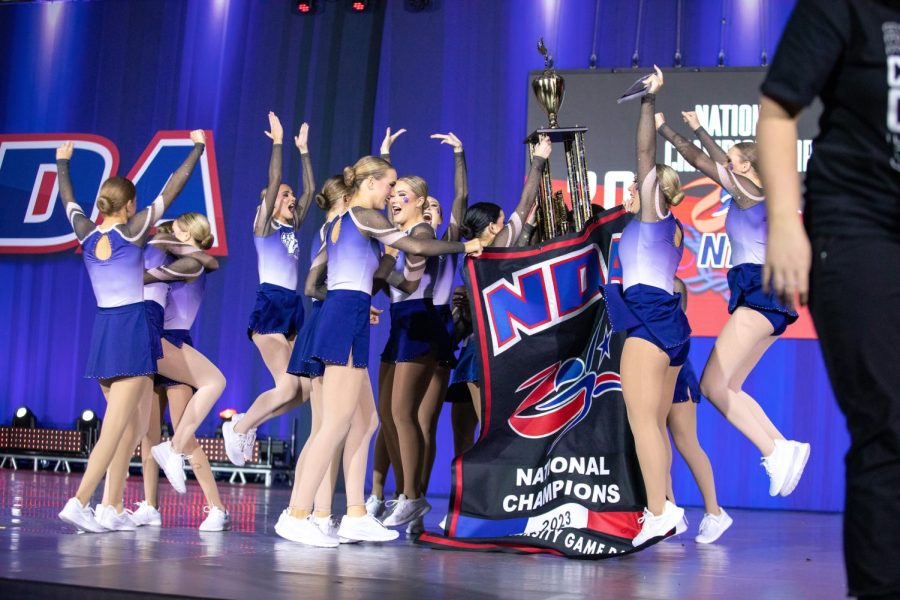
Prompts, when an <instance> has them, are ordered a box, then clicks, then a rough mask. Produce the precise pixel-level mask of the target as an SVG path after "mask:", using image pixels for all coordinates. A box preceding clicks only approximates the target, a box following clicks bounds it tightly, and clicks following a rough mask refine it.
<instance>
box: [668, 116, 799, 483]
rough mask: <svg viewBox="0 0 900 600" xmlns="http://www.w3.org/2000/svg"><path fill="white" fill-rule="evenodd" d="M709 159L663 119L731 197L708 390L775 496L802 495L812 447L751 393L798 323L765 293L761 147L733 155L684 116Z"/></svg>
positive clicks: (737, 149)
mask: <svg viewBox="0 0 900 600" xmlns="http://www.w3.org/2000/svg"><path fill="white" fill-rule="evenodd" d="M682 114H683V118H684V121H685V123H687V124H688V126H690V128H691V129H692V130H693V131H694V133H695V134H696V135H697V138H698V139H699V140H700V143H701V144H703V148H704V149H705V150H706V152H707V153H709V156H707V155H706V154H704V153H703V151H701V150H700V149H699V148H697V147H696V146H695V145H694V144H692V143H691V142H690V141H688V140H687V139H685V138H684V137H683V136H681V135H679V134H678V133H676V132H675V131H674V130H673V129H672V128H671V127H669V126H668V125H667V124H666V123H665V117H664V116H663V115H662V114H661V113H659V114H657V115H656V126H657V129H658V131H659V133H660V135H662V136H663V137H664V138H665V139H666V140H668V141H669V142H670V143H671V144H672V145H673V146H675V149H676V150H677V151H678V153H679V154H681V155H682V156H683V157H684V158H685V160H687V161H688V162H689V163H690V164H691V165H693V166H694V167H695V168H696V169H698V170H699V171H700V172H702V173H703V174H704V175H706V176H707V177H709V178H711V179H712V180H713V181H714V182H716V183H718V184H719V185H720V186H722V188H724V189H725V190H726V191H728V193H730V194H731V206H730V207H729V209H728V214H727V216H726V217H725V231H726V233H727V234H728V240H729V242H730V243H731V262H732V264H733V265H734V266H733V267H731V269H730V270H729V271H728V287H729V288H730V291H731V299H730V300H729V302H728V312H729V313H731V316H730V317H729V319H728V321H727V322H726V323H725V326H724V327H723V328H722V331H721V333H719V337H718V338H717V339H716V343H715V346H714V347H713V350H712V353H711V354H710V356H709V360H708V361H707V363H706V368H704V369H703V376H702V377H701V378H700V390H701V391H702V393H703V395H704V396H706V397H707V398H709V400H710V402H712V404H713V406H715V407H716V408H717V409H718V410H719V411H720V412H721V413H722V414H723V415H724V416H725V418H726V419H728V421H729V422H731V424H732V425H734V426H735V427H737V429H738V430H739V431H740V432H741V433H743V434H744V436H746V437H747V439H748V440H750V441H751V442H752V443H753V445H755V446H756V447H757V448H758V449H759V451H760V453H761V454H762V456H763V459H762V465H763V467H764V468H765V470H766V473H767V474H768V476H769V495H771V496H778V495H781V496H787V495H789V494H790V493H791V492H793V491H794V488H796V487H797V483H799V481H800V476H801V475H802V474H803V468H804V467H805V466H806V461H807V459H809V450H810V447H809V444H801V443H799V442H795V441H792V440H786V439H785V437H784V435H782V434H781V432H780V431H779V430H778V428H777V427H776V426H775V425H774V424H773V423H772V421H771V420H770V419H769V417H768V416H767V415H766V413H765V411H764V410H763V409H762V407H761V406H760V405H759V403H758V402H757V401H756V400H755V399H753V398H752V397H751V396H750V395H749V394H747V392H745V391H744V390H743V385H744V381H746V379H747V376H748V375H750V372H751V371H752V370H753V368H754V367H755V366H756V365H757V363H758V362H759V360H760V359H761V358H762V355H763V354H764V353H765V352H766V350H768V349H769V347H770V346H771V345H772V344H773V343H774V342H775V340H777V339H778V336H780V335H781V334H782V333H784V331H785V329H786V328H787V326H788V325H789V324H791V323H793V322H794V321H796V320H797V313H796V312H795V311H794V310H793V309H791V308H789V307H787V306H785V305H784V304H782V303H781V302H779V301H778V299H777V298H776V297H775V295H774V294H771V293H766V292H764V291H763V290H762V265H763V263H764V262H765V259H766V207H765V195H764V192H763V189H762V181H761V180H760V176H759V171H758V169H757V160H756V143H754V142H741V143H738V144H735V145H734V146H732V147H731V148H729V149H728V152H725V151H724V150H722V148H720V147H719V146H718V145H717V144H716V142H715V140H713V138H712V136H710V135H709V133H707V131H706V130H705V129H703V127H701V126H700V122H699V121H698V119H697V116H696V115H695V114H694V113H693V112H685V113H682Z"/></svg>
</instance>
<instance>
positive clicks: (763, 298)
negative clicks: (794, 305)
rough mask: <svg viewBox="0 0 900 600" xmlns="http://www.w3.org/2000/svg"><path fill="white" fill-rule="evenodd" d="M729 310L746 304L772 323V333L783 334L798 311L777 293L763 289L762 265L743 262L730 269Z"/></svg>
mask: <svg viewBox="0 0 900 600" xmlns="http://www.w3.org/2000/svg"><path fill="white" fill-rule="evenodd" d="M728 289H729V290H730V291H731V298H730V299H729V300H728V312H729V313H733V312H734V311H735V310H736V309H737V307H739V306H746V307H747V308H752V309H753V310H755V311H756V312H758V313H760V314H761V315H762V316H764V317H765V318H766V319H768V320H769V322H770V323H771V324H772V327H773V328H774V329H775V331H773V332H772V335H776V336H777V335H781V334H782V333H784V331H785V329H787V326H788V325H790V324H791V323H793V322H794V321H796V320H797V312H796V311H794V310H791V309H790V308H788V307H786V306H785V305H783V304H781V303H780V302H779V301H778V299H777V298H776V297H775V294H772V293H768V294H767V293H766V292H764V291H763V289H762V265H757V264H753V263H743V264H740V265H735V266H733V267H731V269H729V271H728Z"/></svg>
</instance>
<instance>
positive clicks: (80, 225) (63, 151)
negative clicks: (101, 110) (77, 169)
mask: <svg viewBox="0 0 900 600" xmlns="http://www.w3.org/2000/svg"><path fill="white" fill-rule="evenodd" d="M74 149H75V144H74V143H72V142H66V143H65V144H63V145H62V146H60V147H59V148H57V149H56V176H57V177H58V178H59V197H60V199H62V202H63V207H64V208H65V209H66V217H67V218H68V219H69V224H70V225H71V226H72V229H73V230H74V231H75V237H76V238H78V241H79V242H80V241H82V240H83V239H84V238H85V237H86V236H87V235H88V234H89V233H90V232H92V231H93V230H94V228H95V227H96V225H94V223H93V221H91V220H90V219H88V218H87V217H86V216H85V214H84V209H82V208H81V205H80V204H78V202H77V201H76V200H75V191H74V189H73V188H72V177H71V175H70V174H69V161H70V160H71V159H72V152H73V151H74Z"/></svg>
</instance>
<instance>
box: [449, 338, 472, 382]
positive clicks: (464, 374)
mask: <svg viewBox="0 0 900 600" xmlns="http://www.w3.org/2000/svg"><path fill="white" fill-rule="evenodd" d="M477 343H478V342H476V341H475V339H474V338H472V339H470V340H469V343H468V344H466V345H465V346H463V347H462V349H461V350H460V351H459V359H458V361H457V363H456V368H455V369H453V372H452V373H451V374H450V385H454V384H457V383H468V382H474V383H478V352H477V351H476V349H475V346H476V344H477Z"/></svg>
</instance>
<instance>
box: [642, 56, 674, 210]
mask: <svg viewBox="0 0 900 600" xmlns="http://www.w3.org/2000/svg"><path fill="white" fill-rule="evenodd" d="M654 69H656V73H654V74H653V75H650V76H649V77H648V78H647V81H646V85H647V89H648V93H647V94H646V95H644V96H643V97H642V98H641V113H640V116H639V117H638V126H637V143H636V145H637V180H638V186H640V187H639V191H640V197H641V212H640V218H641V221H645V222H651V223H652V222H654V221H659V220H662V219H664V218H666V217H667V216H668V214H669V208H668V205H667V204H666V202H665V200H664V199H663V197H662V194H661V193H660V191H659V182H658V181H657V179H656V128H655V127H654V124H653V115H654V113H655V112H656V92H658V91H659V90H660V89H662V86H663V74H662V71H661V70H660V69H659V67H656V66H654Z"/></svg>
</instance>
